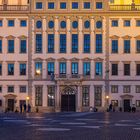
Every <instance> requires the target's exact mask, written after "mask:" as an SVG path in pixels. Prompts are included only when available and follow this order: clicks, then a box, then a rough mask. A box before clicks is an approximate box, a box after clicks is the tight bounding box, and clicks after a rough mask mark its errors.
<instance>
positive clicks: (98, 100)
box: [94, 86, 102, 107]
mask: <svg viewBox="0 0 140 140" xmlns="http://www.w3.org/2000/svg"><path fill="white" fill-rule="evenodd" d="M94 94H95V95H94V105H95V107H100V106H102V86H95V87H94Z"/></svg>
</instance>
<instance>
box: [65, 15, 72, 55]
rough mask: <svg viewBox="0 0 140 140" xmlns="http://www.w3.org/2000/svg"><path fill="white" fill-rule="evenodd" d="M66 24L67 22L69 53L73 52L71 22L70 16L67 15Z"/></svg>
mask: <svg viewBox="0 0 140 140" xmlns="http://www.w3.org/2000/svg"><path fill="white" fill-rule="evenodd" d="M66 24H67V53H68V54H69V53H71V32H70V29H71V22H70V17H69V16H67V17H66Z"/></svg>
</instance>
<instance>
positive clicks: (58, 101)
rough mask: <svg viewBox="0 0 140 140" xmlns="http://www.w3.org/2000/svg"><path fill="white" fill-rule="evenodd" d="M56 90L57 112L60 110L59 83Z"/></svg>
mask: <svg viewBox="0 0 140 140" xmlns="http://www.w3.org/2000/svg"><path fill="white" fill-rule="evenodd" d="M55 89H56V91H55V93H56V96H55V112H60V93H59V92H60V89H59V85H57V86H56V87H55Z"/></svg>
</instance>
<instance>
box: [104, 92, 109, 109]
mask: <svg viewBox="0 0 140 140" xmlns="http://www.w3.org/2000/svg"><path fill="white" fill-rule="evenodd" d="M105 98H106V106H107V111H108V109H109V108H108V107H109V98H110V97H109V96H108V95H106V97H105Z"/></svg>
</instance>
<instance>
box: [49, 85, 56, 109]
mask: <svg viewBox="0 0 140 140" xmlns="http://www.w3.org/2000/svg"><path fill="white" fill-rule="evenodd" d="M48 106H49V107H53V106H55V86H48Z"/></svg>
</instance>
